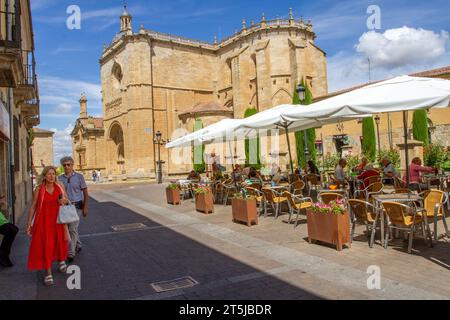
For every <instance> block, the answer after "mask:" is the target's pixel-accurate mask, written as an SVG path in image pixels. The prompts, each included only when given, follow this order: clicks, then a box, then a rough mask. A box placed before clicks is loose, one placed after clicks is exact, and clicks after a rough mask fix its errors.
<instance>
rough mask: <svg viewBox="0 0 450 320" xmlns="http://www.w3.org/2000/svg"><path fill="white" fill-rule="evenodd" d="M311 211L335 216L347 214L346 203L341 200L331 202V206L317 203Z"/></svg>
mask: <svg viewBox="0 0 450 320" xmlns="http://www.w3.org/2000/svg"><path fill="white" fill-rule="evenodd" d="M311 209H312V211H313V212H315V213H324V214H328V213H330V212H331V213H332V214H335V215H339V214H344V212H345V207H344V202H343V201H342V200H340V199H337V200H335V201H331V202H330V203H329V204H324V203H321V202H316V203H314V204H313V205H312V207H311Z"/></svg>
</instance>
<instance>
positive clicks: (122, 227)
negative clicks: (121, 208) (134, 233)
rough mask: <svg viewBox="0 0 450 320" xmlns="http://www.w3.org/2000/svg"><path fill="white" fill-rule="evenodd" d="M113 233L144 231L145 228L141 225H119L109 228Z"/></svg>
mask: <svg viewBox="0 0 450 320" xmlns="http://www.w3.org/2000/svg"><path fill="white" fill-rule="evenodd" d="M111 228H112V229H113V230H114V231H129V230H138V229H145V228H147V226H146V225H145V224H143V223H129V224H119V225H117V226H112V227H111Z"/></svg>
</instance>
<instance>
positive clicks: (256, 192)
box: [244, 186, 266, 216]
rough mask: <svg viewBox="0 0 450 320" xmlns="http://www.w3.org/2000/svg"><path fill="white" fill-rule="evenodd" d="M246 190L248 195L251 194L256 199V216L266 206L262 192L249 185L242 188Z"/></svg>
mask: <svg viewBox="0 0 450 320" xmlns="http://www.w3.org/2000/svg"><path fill="white" fill-rule="evenodd" d="M244 189H245V190H246V191H247V194H248V195H249V196H252V197H254V198H255V200H256V205H257V206H258V216H260V215H261V214H262V212H263V210H264V208H265V206H266V201H265V198H264V193H262V192H261V191H260V190H259V189H256V188H252V187H251V186H250V187H245V188H244Z"/></svg>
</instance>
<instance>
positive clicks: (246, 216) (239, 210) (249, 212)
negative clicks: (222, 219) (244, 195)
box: [231, 199, 258, 227]
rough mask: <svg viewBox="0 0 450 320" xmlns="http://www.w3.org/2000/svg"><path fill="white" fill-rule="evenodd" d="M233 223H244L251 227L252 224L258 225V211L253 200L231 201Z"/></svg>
mask: <svg viewBox="0 0 450 320" xmlns="http://www.w3.org/2000/svg"><path fill="white" fill-rule="evenodd" d="M231 205H232V212H233V222H236V221H239V222H244V223H245V224H247V226H249V227H250V226H251V225H252V223H253V222H254V223H255V224H258V210H257V209H256V200H255V199H232V200H231Z"/></svg>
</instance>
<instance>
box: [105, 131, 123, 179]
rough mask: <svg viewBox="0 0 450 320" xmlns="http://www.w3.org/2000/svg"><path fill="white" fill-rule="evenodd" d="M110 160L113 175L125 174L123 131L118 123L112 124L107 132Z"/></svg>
mask: <svg viewBox="0 0 450 320" xmlns="http://www.w3.org/2000/svg"><path fill="white" fill-rule="evenodd" d="M108 138H109V139H108V140H109V141H110V148H109V150H110V156H111V157H110V159H111V162H112V163H111V164H112V168H111V169H112V172H113V174H125V173H126V171H125V148H124V141H123V140H124V139H123V130H122V127H121V126H120V124H119V123H118V122H114V123H113V124H112V125H111V127H110V130H109V137H108Z"/></svg>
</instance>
